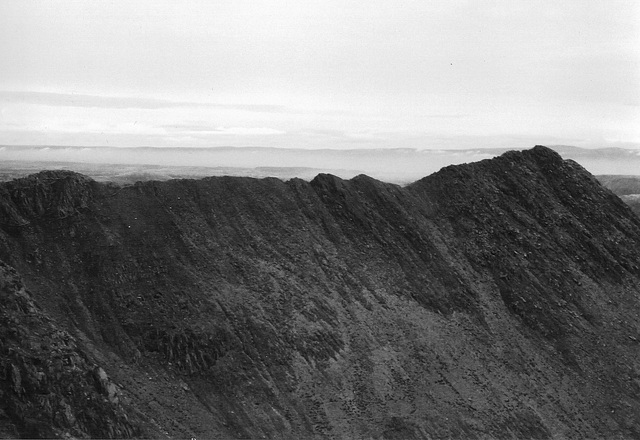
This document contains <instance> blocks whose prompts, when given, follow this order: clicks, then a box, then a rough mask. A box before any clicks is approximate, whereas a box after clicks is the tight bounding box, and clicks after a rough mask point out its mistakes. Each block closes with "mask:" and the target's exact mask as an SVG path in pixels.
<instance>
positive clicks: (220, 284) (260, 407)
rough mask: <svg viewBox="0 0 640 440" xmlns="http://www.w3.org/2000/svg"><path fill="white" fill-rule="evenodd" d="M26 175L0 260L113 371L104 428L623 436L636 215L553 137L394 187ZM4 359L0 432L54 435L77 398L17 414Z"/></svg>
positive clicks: (19, 321)
mask: <svg viewBox="0 0 640 440" xmlns="http://www.w3.org/2000/svg"><path fill="white" fill-rule="evenodd" d="M44 176H45V177H42V176H41V177H36V178H33V179H31V180H26V181H22V182H19V184H16V183H15V182H17V181H14V182H8V183H5V184H0V216H1V217H0V260H3V261H4V262H5V263H7V264H9V265H11V266H13V267H14V268H15V269H16V270H17V271H18V272H19V273H20V274H21V275H22V277H23V279H24V283H25V285H26V287H27V288H28V289H29V290H30V292H31V295H32V296H33V301H34V304H36V303H37V304H38V307H40V308H41V309H42V311H43V312H42V313H46V314H47V316H48V317H50V319H51V322H53V323H54V324H55V325H56V326H58V327H59V328H60V329H62V330H64V331H66V332H68V334H69V335H70V336H72V337H73V338H74V341H75V342H74V343H75V344H76V345H75V346H74V349H77V350H78V351H79V352H80V353H82V356H84V357H85V358H86V363H85V364H83V365H85V366H90V365H100V367H101V368H103V370H104V373H105V374H106V375H107V377H108V378H109V380H111V381H112V382H113V384H115V385H116V386H117V388H118V390H119V391H118V393H119V402H118V403H117V404H115V403H113V402H109V398H108V397H109V395H108V393H107V395H106V396H104V397H105V399H106V400H105V401H104V402H103V403H104V405H106V406H105V408H111V409H110V410H112V411H114V412H113V414H120V413H119V412H118V411H120V410H121V409H122V410H123V411H125V412H126V414H127V415H128V417H129V421H130V423H131V427H130V428H127V430H124V431H123V432H125V433H129V434H135V433H136V432H138V431H136V430H135V429H138V428H139V429H141V431H140V432H142V436H146V437H160V436H165V435H169V436H172V437H185V436H193V437H211V438H214V437H221V438H240V437H245V438H246V437H248V438H260V437H262V436H265V437H278V438H300V437H303V438H308V437H312V436H316V437H335V438H368V437H372V438H380V439H383V438H389V439H390V438H440V437H454V438H474V437H494V438H501V437H505V436H514V437H517V438H534V437H535V438H548V437H556V438H557V437H559V438H569V437H579V438H594V437H596V438H601V437H607V438H609V437H618V438H631V437H640V418H639V417H638V414H640V399H639V398H638V396H640V387H639V385H638V384H640V364H639V363H638V359H640V343H639V341H640V312H639V310H640V295H638V292H640V267H639V266H640V263H639V262H640V219H639V218H638V217H637V216H635V215H634V214H633V213H632V212H631V211H630V210H629V209H628V208H627V207H626V206H625V205H624V204H623V203H622V202H621V201H620V199H618V198H617V197H615V196H614V195H613V194H612V193H611V192H609V191H607V190H606V189H604V188H603V187H602V186H600V184H599V183H598V182H597V181H596V180H595V179H594V178H593V176H591V175H590V174H589V173H588V172H586V171H585V170H584V169H583V168H582V167H580V166H579V165H578V164H576V163H575V162H572V161H567V160H563V159H562V158H561V157H560V156H559V155H558V154H557V153H555V152H554V151H553V150H550V149H548V148H546V147H542V146H536V147H534V148H533V149H531V150H527V151H523V152H508V153H505V154H504V155H502V156H500V157H497V158H495V159H491V160H484V161H481V162H478V163H470V164H465V165H459V166H451V167H446V168H444V169H442V170H441V171H439V172H437V173H435V174H432V175H430V176H427V177H425V178H423V179H420V180H419V181H417V182H414V183H413V184H411V185H408V186H406V187H400V186H397V185H392V184H387V183H384V182H380V181H378V180H375V179H371V178H369V177H366V176H357V177H355V178H353V179H351V180H343V179H340V178H338V177H336V176H332V175H327V174H320V175H318V176H317V177H316V178H315V179H313V180H312V181H311V182H306V181H303V180H300V179H292V180H290V181H287V182H284V181H281V180H278V179H262V180H259V179H246V178H232V177H225V178H217V177H215V178H206V179H202V180H174V181H166V182H143V183H140V184H137V185H132V186H128V187H122V188H120V189H119V190H118V191H111V190H109V191H107V190H105V188H106V187H105V186H104V185H103V184H97V183H94V182H91V181H88V180H85V179H84V178H83V177H82V176H78V175H73V174H64V173H63V174H61V175H60V176H59V177H56V175H48V174H45V175H44ZM46 176H54V177H53V178H49V177H46ZM21 222H22V223H21ZM16 225H20V227H16ZM1 267H5V266H1ZM34 307H35V306H34ZM14 318H15V319H14ZM7 325H8V324H5V323H4V321H3V322H0V330H2V329H5V330H6V329H9V327H7ZM10 325H11V326H12V327H11V328H18V329H20V331H21V332H23V333H22V334H24V335H27V336H28V335H36V333H34V332H35V331H36V329H34V328H33V327H29V325H30V324H29V317H28V316H22V315H15V316H13V315H12V320H11V323H10ZM2 326H4V327H2ZM3 331H4V330H3ZM6 331H13V330H10V329H9V330H6ZM29 340H34V338H33V337H32V338H31V339H29V338H21V339H16V340H15V341H17V342H15V344H20V341H29ZM24 344H27V342H24ZM16 349H20V350H25V352H27V351H28V350H32V351H31V353H36V354H38V353H42V351H38V350H36V349H35V348H34V347H29V346H27V345H25V346H16ZM33 350H35V351H33ZM38 355H39V354H38ZM5 364H6V362H5ZM7 365H8V364H7ZM11 365H14V366H15V368H16V369H17V370H16V371H17V372H18V373H19V374H20V377H30V378H34V377H41V376H40V375H41V374H44V375H47V374H50V373H51V372H55V371H56V370H51V371H50V370H48V369H47V368H48V367H47V366H46V362H43V363H42V364H39V363H37V362H36V363H16V362H14V361H11ZM11 368H13V367H11ZM27 370H28V371H27ZM87 371H88V370H87ZM92 371H93V370H92ZM18 373H16V374H18ZM12 374H14V373H12ZM16 374H14V375H13V376H7V375H5V376H4V377H6V378H7V379H6V380H4V379H2V380H0V390H1V392H2V393H4V394H3V396H5V397H7V396H8V398H4V399H0V405H4V406H0V409H1V410H2V411H4V413H0V428H2V426H9V427H10V428H11V429H15V432H18V433H19V434H21V435H28V432H30V431H26V430H25V429H26V428H24V427H25V426H27V425H26V424H25V423H26V422H25V420H26V418H30V420H31V419H33V420H31V421H30V422H29V426H33V425H34V423H36V422H37V423H44V424H49V425H51V426H52V428H54V429H53V431H47V432H55V433H57V434H56V435H65V434H69V435H76V434H74V431H73V429H74V428H73V427H74V426H75V425H73V424H71V423H70V422H69V420H74V419H73V418H72V417H75V420H79V417H80V416H79V415H80V414H82V411H83V409H82V408H81V407H80V406H79V405H78V404H77V402H76V401H73V400H72V401H70V400H65V405H66V406H65V405H62V404H59V405H57V406H55V407H52V408H51V410H47V411H49V413H50V416H47V417H48V418H47V417H44V416H39V415H38V414H49V413H47V412H46V411H45V409H46V402H45V401H44V400H42V398H41V396H40V395H39V394H38V393H35V392H33V393H32V392H31V391H27V390H25V391H24V392H23V391H22V390H21V389H20V388H19V387H18V388H16V387H15V386H14V384H13V382H11V380H13V379H11V378H12V377H17V376H16ZM87 374H89V373H87ZM91 374H93V376H92V377H93V378H92V379H91V380H93V381H95V380H96V379H95V377H98V379H99V378H100V377H102V376H101V374H98V375H97V376H96V374H94V373H91ZM0 377H1V376H0ZM3 380H4V381H3ZM14 382H15V381H14ZM98 382H99V380H98ZM87 383H89V382H87ZM95 389H102V390H103V391H104V387H103V388H99V387H98V388H95ZM52 392H53V393H54V394H52V396H51V399H54V398H55V399H56V400H55V401H58V402H59V401H60V399H63V398H65V397H64V394H63V391H58V390H57V389H54V390H53V391H52ZM21 393H22V394H21ZM55 393H59V394H55ZM103 395H104V392H103ZM65 399H66V398H65ZM5 402H18V403H19V405H17V404H16V405H14V406H10V405H9V404H7V403H5ZM114 405H116V406H114ZM117 405H120V406H117ZM184 408H189V410H188V411H186V410H184ZM3 414H5V415H6V417H5V415H3ZM2 423H4V425H3V424H2ZM83 426H91V425H90V424H89V425H86V424H85V425H83ZM127 426H129V425H127ZM136 427H137V428H136ZM134 428H135V429H134ZM9 431H11V430H10V429H9ZM9 431H8V432H9ZM11 432H13V431H11ZM165 432H166V433H167V434H165ZM25 433H26V434H25ZM108 435H110V434H105V436H108Z"/></svg>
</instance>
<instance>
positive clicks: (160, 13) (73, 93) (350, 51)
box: [0, 0, 640, 148]
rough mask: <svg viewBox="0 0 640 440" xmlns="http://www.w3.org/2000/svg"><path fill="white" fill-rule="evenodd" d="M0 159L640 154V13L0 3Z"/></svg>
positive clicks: (573, 5) (577, 3)
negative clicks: (21, 154)
mask: <svg viewBox="0 0 640 440" xmlns="http://www.w3.org/2000/svg"><path fill="white" fill-rule="evenodd" d="M0 59H2V63H0V116H1V117H0V144H55V145H88V146H93V145H111V146H138V145H151V146H221V145H225V146H226V145H231V146H248V145H252V146H270V147H273V146H280V147H289V148H380V147H394V148H397V147H416V148H466V147H483V146H486V147H514V148H517V147H531V146H533V145H534V144H540V143H543V144H545V143H546V144H571V145H576V146H584V147H606V146H624V147H631V148H640V2H638V1H636V0H629V1H616V0H613V1H607V2H603V1H599V0H598V1H595V0H563V1H557V0H534V1H514V0H498V1H451V0H435V1H410V0H405V1H389V0H385V1H379V0H372V1H371V0H370V1H367V2H364V1H360V0H358V1H353V0H340V1H333V0H322V1H304V2H299V1H284V0H274V1H244V0H233V1H184V2H170V1H164V0H163V1H157V0H156V1H135V2H129V1H126V2H125V1H91V2H87V1H70V0H65V1H56V0H48V1H46V2H42V1H30V0H19V1H17V0H4V1H2V2H0Z"/></svg>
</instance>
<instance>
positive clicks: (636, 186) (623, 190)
mask: <svg viewBox="0 0 640 440" xmlns="http://www.w3.org/2000/svg"><path fill="white" fill-rule="evenodd" d="M598 180H599V181H600V182H601V183H602V185H604V186H605V187H607V188H609V189H610V190H611V191H613V192H614V193H615V194H616V195H618V196H619V197H620V198H621V199H622V200H624V201H625V203H627V204H628V205H629V206H630V207H631V209H632V210H633V211H634V212H635V213H636V214H638V215H639V216H640V176H598Z"/></svg>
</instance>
